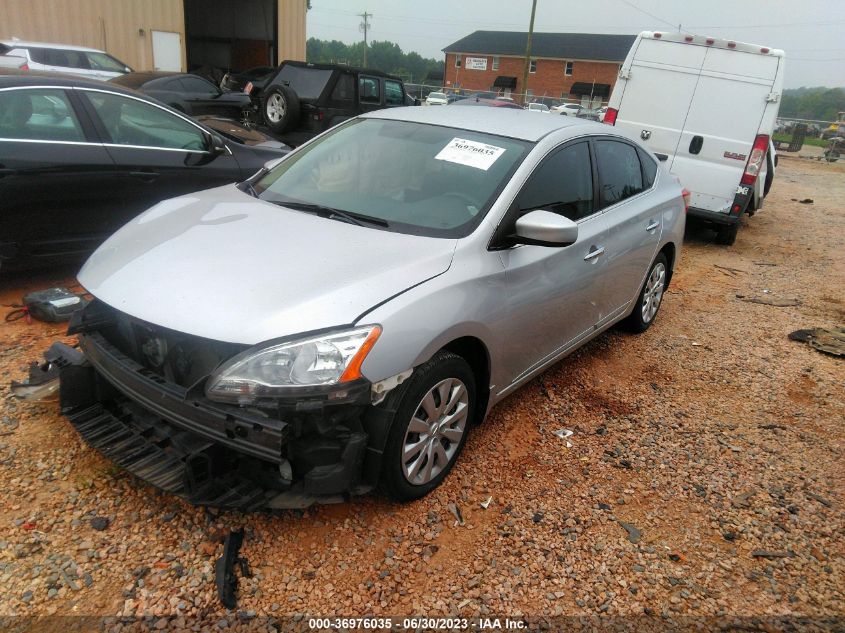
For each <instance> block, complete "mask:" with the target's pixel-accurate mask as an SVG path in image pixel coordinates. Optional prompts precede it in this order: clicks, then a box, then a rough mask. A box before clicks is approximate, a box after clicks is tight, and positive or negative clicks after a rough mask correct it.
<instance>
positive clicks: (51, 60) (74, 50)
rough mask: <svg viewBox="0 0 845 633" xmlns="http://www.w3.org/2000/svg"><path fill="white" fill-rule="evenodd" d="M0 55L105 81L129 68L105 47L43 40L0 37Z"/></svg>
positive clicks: (31, 65) (35, 67)
mask: <svg viewBox="0 0 845 633" xmlns="http://www.w3.org/2000/svg"><path fill="white" fill-rule="evenodd" d="M0 56H12V57H22V58H24V59H25V60H26V62H25V64H24V66H23V68H25V69H27V70H44V71H49V72H58V73H65V74H68V75H78V76H80V77H87V78H88V79H99V80H101V81H108V80H109V79H112V78H114V77H119V76H120V75H125V74H126V73H131V72H132V69H131V68H130V67H129V66H127V65H126V64H124V63H123V62H122V61H120V60H119V59H117V58H115V57H112V56H111V55H109V54H108V53H106V52H105V51H101V50H97V49H96V48H86V47H84V46H71V45H69V44H45V43H43V42H22V41H20V40H16V39H11V40H2V41H0Z"/></svg>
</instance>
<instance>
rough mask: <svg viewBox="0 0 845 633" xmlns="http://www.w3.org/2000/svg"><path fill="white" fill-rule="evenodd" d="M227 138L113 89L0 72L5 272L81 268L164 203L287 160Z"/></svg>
mask: <svg viewBox="0 0 845 633" xmlns="http://www.w3.org/2000/svg"><path fill="white" fill-rule="evenodd" d="M227 136H229V137H230V138H223V137H222V136H221V135H220V134H218V133H217V132H214V131H212V130H211V129H209V128H208V127H206V126H204V125H202V124H200V123H198V122H197V121H194V120H192V119H191V118H189V117H187V116H185V115H183V114H181V113H179V112H176V111H174V110H172V109H170V108H168V107H166V106H164V105H161V104H159V103H157V102H155V101H152V100H150V99H147V98H145V97H144V96H143V95H140V94H139V93H137V92H133V91H131V90H125V89H122V88H119V87H118V86H113V85H109V84H108V83H103V82H99V81H91V80H85V79H71V78H68V77H66V76H60V75H51V74H47V73H43V74H36V73H27V74H21V73H20V71H15V70H0V201H2V213H0V261H2V266H3V267H8V265H9V264H10V263H14V264H24V263H25V264H31V263H33V262H37V261H42V262H50V263H52V262H54V261H57V260H59V259H65V258H69V257H73V258H76V259H79V258H80V257H81V256H83V255H85V254H87V253H89V252H90V251H92V250H93V249H94V248H95V247H96V246H98V245H99V244H100V243H101V242H102V241H103V240H104V239H105V238H106V237H108V236H109V235H110V234H111V233H113V232H114V231H115V230H117V229H118V228H120V227H121V226H122V225H123V224H124V223H126V222H127V221H128V220H130V219H131V218H133V217H134V216H136V215H137V214H139V213H140V212H142V211H144V210H146V209H148V208H149V207H152V206H153V205H154V204H156V203H157V202H160V201H162V200H164V199H166V198H171V197H174V196H178V195H182V194H186V193H190V192H193V191H198V190H201V189H208V188H210V187H215V186H218V185H223V184H227V183H231V182H235V181H240V180H243V179H245V178H247V177H249V176H251V175H252V174H254V173H255V172H256V171H258V170H259V169H261V168H262V167H263V166H264V163H265V162H267V161H270V160H274V159H277V158H279V157H281V156H283V155H284V154H285V153H286V151H285V149H283V148H282V149H280V148H273V147H267V146H258V145H254V146H250V145H247V144H244V143H242V142H237V141H235V140H232V139H231V135H227Z"/></svg>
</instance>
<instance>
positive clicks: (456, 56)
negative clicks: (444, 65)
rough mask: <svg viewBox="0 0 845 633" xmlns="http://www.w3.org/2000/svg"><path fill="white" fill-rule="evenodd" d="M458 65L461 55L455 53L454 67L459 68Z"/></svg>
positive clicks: (459, 65) (459, 64)
mask: <svg viewBox="0 0 845 633" xmlns="http://www.w3.org/2000/svg"><path fill="white" fill-rule="evenodd" d="M460 67H461V56H460V55H455V68H460Z"/></svg>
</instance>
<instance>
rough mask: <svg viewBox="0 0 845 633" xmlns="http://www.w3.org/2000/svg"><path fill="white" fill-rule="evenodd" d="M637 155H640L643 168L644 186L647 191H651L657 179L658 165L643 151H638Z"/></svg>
mask: <svg viewBox="0 0 845 633" xmlns="http://www.w3.org/2000/svg"><path fill="white" fill-rule="evenodd" d="M637 153H638V154H639V155H640V163H642V166H643V185H644V187H645V188H646V189H651V186H652V185H653V184H654V179H655V178H656V177H657V163H655V162H654V159H653V158H652V157H651V156H649V155H648V154H646V153H645V152H644V151H642V150H641V149H637Z"/></svg>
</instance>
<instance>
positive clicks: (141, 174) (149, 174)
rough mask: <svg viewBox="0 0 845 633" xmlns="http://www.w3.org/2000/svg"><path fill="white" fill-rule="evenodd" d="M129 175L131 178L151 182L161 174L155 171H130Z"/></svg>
mask: <svg viewBox="0 0 845 633" xmlns="http://www.w3.org/2000/svg"><path fill="white" fill-rule="evenodd" d="M129 175H130V176H132V177H133V178H138V179H139V180H144V181H146V182H152V181H153V180H155V179H156V178H158V177H159V176H160V175H161V174H159V173H158V172H157V171H130V172H129Z"/></svg>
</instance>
